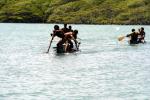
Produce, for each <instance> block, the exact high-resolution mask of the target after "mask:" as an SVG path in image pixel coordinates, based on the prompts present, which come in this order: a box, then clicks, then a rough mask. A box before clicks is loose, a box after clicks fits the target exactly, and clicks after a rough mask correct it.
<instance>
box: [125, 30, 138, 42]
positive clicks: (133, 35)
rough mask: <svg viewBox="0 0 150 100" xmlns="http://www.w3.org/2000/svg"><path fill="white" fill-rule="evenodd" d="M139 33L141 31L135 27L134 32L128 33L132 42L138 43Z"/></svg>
mask: <svg viewBox="0 0 150 100" xmlns="http://www.w3.org/2000/svg"><path fill="white" fill-rule="evenodd" d="M138 35H139V33H137V32H135V29H132V33H131V34H128V35H126V37H130V38H131V39H130V44H138Z"/></svg>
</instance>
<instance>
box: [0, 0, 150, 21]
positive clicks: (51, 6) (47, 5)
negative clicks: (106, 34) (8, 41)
mask: <svg viewBox="0 0 150 100" xmlns="http://www.w3.org/2000/svg"><path fill="white" fill-rule="evenodd" d="M0 22H16V23H22V22H23V23H74V24H77V23H78V24H150V0H0Z"/></svg>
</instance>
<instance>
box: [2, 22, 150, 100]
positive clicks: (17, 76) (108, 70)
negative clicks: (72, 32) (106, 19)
mask: <svg viewBox="0 0 150 100" xmlns="http://www.w3.org/2000/svg"><path fill="white" fill-rule="evenodd" d="M53 26H54V25H53V24H3V23H1V24H0V27H1V30H0V46H1V48H0V100H113V99H115V100H133V99H134V100H148V99H149V98H150V78H149V76H150V62H149V59H150V41H149V39H150V34H149V32H150V26H138V25H137V26H120V25H72V27H73V29H78V30H79V37H80V38H81V39H80V41H81V46H80V51H79V52H77V53H72V54H63V55H58V54H56V53H55V51H54V49H53V48H51V49H50V53H49V54H46V53H44V52H46V51H47V48H48V45H49V39H50V33H51V32H52V29H53ZM60 27H63V25H60ZM140 27H144V28H145V31H146V33H147V34H146V40H147V43H146V44H144V45H143V44H139V45H136V46H130V45H129V44H128V42H127V41H128V39H125V40H124V41H122V42H118V41H117V37H118V36H119V35H125V34H127V33H130V30H131V29H132V28H136V29H138V28H140ZM57 41H58V38H57V39H55V40H54V42H53V44H52V47H55V45H56V43H57Z"/></svg>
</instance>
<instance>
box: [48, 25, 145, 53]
mask: <svg viewBox="0 0 150 100" xmlns="http://www.w3.org/2000/svg"><path fill="white" fill-rule="evenodd" d="M131 31H132V33H130V34H127V35H126V36H121V37H119V38H118V40H119V41H122V40H123V39H124V38H125V37H128V38H130V41H129V43H130V44H139V43H145V42H146V41H145V31H144V28H143V27H141V28H140V29H138V32H136V31H135V29H132V30H131ZM77 34H78V30H72V27H71V26H69V27H68V28H67V24H64V27H63V28H61V29H60V28H59V26H58V25H55V26H54V30H53V33H52V34H51V37H52V38H51V40H50V44H49V47H48V50H47V52H46V53H48V52H49V50H50V47H51V44H52V41H53V39H54V37H55V36H57V37H59V38H60V40H59V42H58V43H57V50H58V51H59V50H63V52H62V51H61V53H66V52H72V51H78V50H79V45H80V42H78V41H77ZM74 44H75V45H74ZM74 47H75V48H76V49H73V48H74Z"/></svg>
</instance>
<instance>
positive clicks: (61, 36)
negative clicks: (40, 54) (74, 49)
mask: <svg viewBox="0 0 150 100" xmlns="http://www.w3.org/2000/svg"><path fill="white" fill-rule="evenodd" d="M54 36H57V37H59V38H64V33H63V32H61V31H54Z"/></svg>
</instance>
